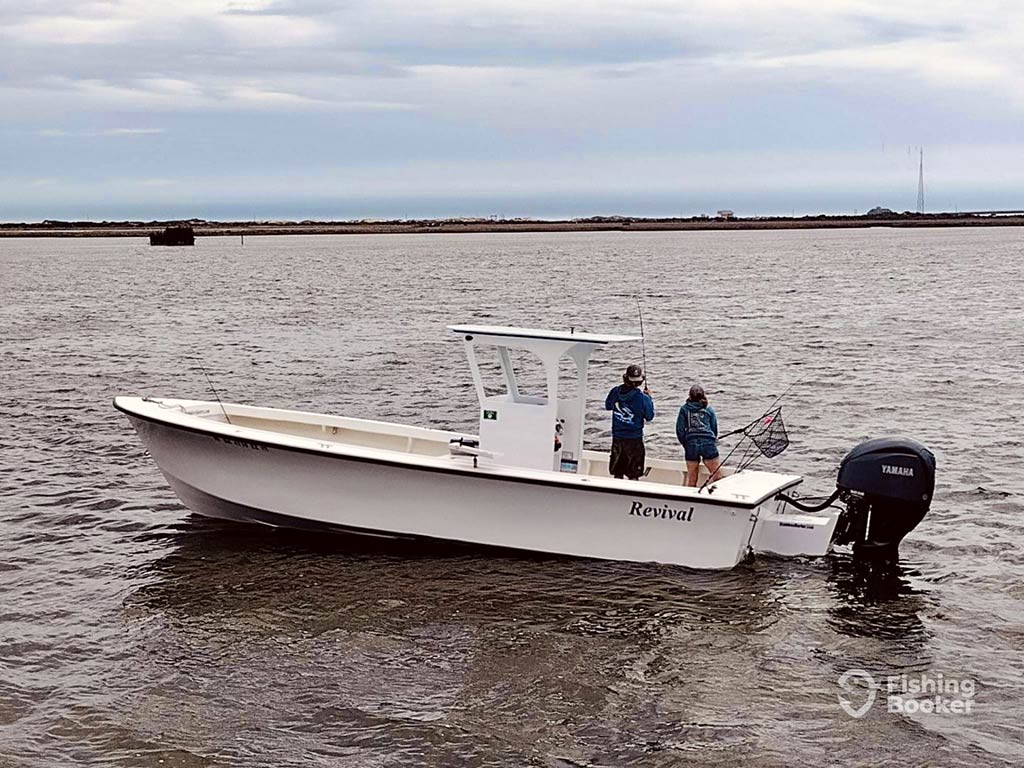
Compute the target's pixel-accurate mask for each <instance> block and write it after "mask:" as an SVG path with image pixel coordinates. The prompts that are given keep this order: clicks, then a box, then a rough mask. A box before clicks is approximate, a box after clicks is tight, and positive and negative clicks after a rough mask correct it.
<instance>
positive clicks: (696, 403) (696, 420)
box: [676, 384, 722, 488]
mask: <svg viewBox="0 0 1024 768" xmlns="http://www.w3.org/2000/svg"><path fill="white" fill-rule="evenodd" d="M676 437H677V438H679V442H680V443H682V445H683V450H684V451H685V453H686V485H688V486H690V487H691V488H695V487H696V486H697V471H698V470H699V469H700V462H701V459H703V460H704V466H705V467H707V468H708V472H710V473H711V480H712V481H715V480H718V479H719V478H720V477H721V476H722V475H721V474H720V473H719V471H718V470H719V468H720V467H721V466H722V462H721V461H719V459H718V417H717V416H716V415H715V409H714V408H712V407H711V406H710V405H708V398H707V395H705V394H704V387H702V386H701V385H700V384H694V385H693V386H692V387H690V396H689V397H688V398H686V402H685V403H683V406H682V407H681V408H680V409H679V416H677V417H676Z"/></svg>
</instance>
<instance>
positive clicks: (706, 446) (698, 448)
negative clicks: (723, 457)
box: [677, 439, 718, 461]
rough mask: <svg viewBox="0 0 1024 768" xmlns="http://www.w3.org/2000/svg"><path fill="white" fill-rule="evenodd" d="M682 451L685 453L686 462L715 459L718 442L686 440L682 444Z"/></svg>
mask: <svg viewBox="0 0 1024 768" xmlns="http://www.w3.org/2000/svg"><path fill="white" fill-rule="evenodd" d="M683 450H684V451H685V452H686V460H687V461H700V460H701V459H717V458H718V441H717V440H708V439H703V440H700V439H698V440H687V441H686V442H685V443H684V444H683ZM677 455H678V454H677Z"/></svg>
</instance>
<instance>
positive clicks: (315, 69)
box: [0, 0, 1024, 202]
mask: <svg viewBox="0 0 1024 768" xmlns="http://www.w3.org/2000/svg"><path fill="white" fill-rule="evenodd" d="M1021 39H1024V9H1018V8H1017V7H1015V6H1013V5H1011V4H1006V3H1001V2H998V0H972V2H970V3H968V2H966V0H947V2H943V3H934V2H933V0H927V1H926V0H884V1H883V0H830V2H821V0H774V1H772V2H768V1H767V0H714V1H712V0H588V2H586V3H568V2H564V0H563V1H562V2H559V0H438V2H434V3H429V4H424V3H414V2H403V1H401V0H375V1H372V0H178V1H177V2H175V3H154V2H152V0H103V1H101V0H93V1H84V2H76V1H75V0H51V1H50V2H47V3H30V2H28V1H27V0H25V1H24V2H5V1H4V0H0V72H2V73H3V75H2V77H0V103H2V104H3V105H4V110H3V114H2V115H0V131H3V132H4V133H5V135H6V136H7V137H8V138H10V137H16V138H15V139H11V140H10V141H8V143H7V144H6V145H3V146H0V167H7V168H9V169H13V170H14V171H15V172H18V173H21V174H22V175H23V176H24V177H26V178H49V177H51V176H52V171H51V169H50V168H49V167H48V163H49V164H53V165H57V164H59V167H61V168H69V167H74V168H76V169H79V171H80V173H81V175H82V177H83V178H85V177H90V178H95V177H96V175H97V172H99V171H102V172H104V173H106V172H108V169H109V172H111V173H117V174H121V175H123V176H124V177H125V178H129V177H132V176H133V175H134V176H137V177H139V178H155V177H162V176H163V175H164V174H166V169H165V167H164V166H162V165H160V164H159V162H160V158H156V157H155V155H156V154H158V153H154V152H147V151H145V148H147V147H151V146H156V145H157V143H158V144H159V146H160V148H161V152H160V153H159V154H161V155H162V154H163V153H164V152H167V153H174V154H173V156H174V157H175V163H174V166H173V167H174V168H175V169H176V171H177V172H179V173H181V175H182V177H183V178H184V177H186V176H188V175H189V174H193V173H194V172H195V168H193V167H190V165H189V164H190V163H193V164H195V166H197V167H201V168H211V169H214V170H215V171H219V170H222V169H223V168H228V169H230V168H232V167H238V164H240V163H245V162H247V161H248V158H249V157H252V156H258V157H259V158H260V167H261V169H262V172H263V173H264V174H266V177H267V178H268V179H275V180H281V179H288V178H291V176H289V174H292V173H295V174H297V176H298V177H299V178H305V177H307V176H308V175H310V174H312V175H315V173H316V172H318V171H319V170H320V169H321V168H324V167H330V168H337V169H344V170H345V172H346V173H350V172H352V169H353V168H354V167H362V166H364V165H365V166H366V167H368V168H369V167H376V168H387V169H390V170H387V171H386V172H382V174H383V175H381V176H379V177H377V178H366V179H362V178H358V179H354V180H352V181H351V184H353V185H356V186H355V187H354V188H364V189H368V190H372V189H378V187H379V185H381V184H384V183H385V181H386V178H387V177H388V175H389V174H390V177H391V179H392V181H391V183H393V184H399V181H396V179H400V178H405V179H407V181H408V186H409V188H410V189H416V190H419V191H420V193H421V194H427V191H428V189H429V187H430V184H435V185H441V186H444V185H445V184H446V183H447V181H448V180H449V179H451V180H452V183H453V184H454V185H455V187H457V188H458V189H464V190H467V192H466V194H470V191H469V190H471V189H473V188H474V187H473V183H469V182H467V183H466V184H465V185H463V186H459V185H462V184H463V182H462V181H460V180H464V179H470V178H476V176H475V169H477V168H486V169H488V173H491V174H494V176H493V185H492V186H488V187H487V188H488V189H489V190H490V193H494V194H496V193H497V192H496V191H497V190H498V189H499V188H500V187H501V186H502V184H507V185H509V189H516V190H519V191H520V192H521V193H522V194H526V191H525V190H527V189H528V188H529V187H530V184H533V185H535V186H536V187H538V188H540V187H543V186H545V185H547V186H550V184H551V181H550V177H551V176H553V175H561V176H564V175H565V174H570V175H572V174H574V173H576V169H582V170H580V173H581V174H582V177H586V176H587V174H588V173H592V176H593V185H594V186H595V187H596V186H600V185H601V184H607V185H608V188H609V189H610V190H613V191H614V190H615V189H616V188H619V187H622V186H624V183H625V182H626V181H627V180H628V181H629V183H630V184H634V185H635V189H636V190H640V189H642V188H643V187H644V186H645V185H648V186H649V187H651V188H652V189H654V188H656V189H664V190H669V189H670V186H671V185H670V183H669V182H670V181H671V174H684V178H686V179H690V178H693V179H705V178H708V179H712V180H713V179H714V178H715V175H714V174H708V175H706V176H705V175H701V174H702V173H703V171H701V168H703V166H702V164H701V162H700V160H699V157H700V156H701V155H706V156H709V157H714V158H722V157H725V156H735V157H744V158H746V161H747V165H746V166H736V167H733V166H731V165H729V164H728V162H726V160H721V161H720V167H721V168H727V169H728V173H731V174H737V177H738V178H740V179H742V183H740V186H743V185H747V186H750V187H753V186H756V185H757V184H761V183H762V182H763V183H764V184H767V185H770V184H777V185H779V188H780V189H781V188H783V187H784V186H785V185H787V184H790V183H791V182H790V181H788V180H789V179H791V178H793V175H794V174H795V173H796V171H795V170H793V169H792V168H790V167H788V166H786V165H785V164H781V165H773V164H772V162H771V159H772V158H773V157H784V158H786V162H788V163H792V164H794V165H795V166H796V167H797V168H806V167H807V166H808V165H809V164H812V163H818V162H823V163H824V162H829V163H834V166H833V167H832V168H831V169H825V170H824V171H823V172H822V178H825V179H827V178H828V177H829V173H828V171H829V170H834V171H835V173H834V175H833V177H834V178H835V179H836V182H835V183H836V184H844V183H847V184H849V185H853V186H855V185H857V184H862V183H866V182H865V181H864V179H863V178H862V177H861V176H859V175H858V173H857V168H856V167H853V168H848V169H847V168H846V166H845V164H844V162H845V161H844V160H843V158H847V157H851V156H856V157H874V158H875V159H876V160H878V158H877V157H876V155H878V156H881V160H879V162H880V163H881V165H877V164H873V162H874V161H872V162H867V161H861V160H859V161H857V162H856V163H854V165H855V166H857V165H860V166H861V167H863V168H866V169H869V171H868V175H869V176H873V177H874V178H878V179H889V178H895V177H894V176H891V174H890V173H889V171H888V170H886V169H887V168H889V166H888V165H886V163H890V162H891V161H892V160H893V152H892V150H891V149H890V151H889V152H888V153H886V152H884V151H882V150H881V149H880V148H881V147H885V146H888V147H890V148H891V147H893V146H896V145H900V146H905V145H907V144H914V145H918V144H924V145H926V147H929V148H931V147H938V146H954V145H958V146H959V145H962V146H965V147H974V148H975V149H974V150H972V151H973V152H974V154H973V155H972V157H975V158H976V159H978V158H981V157H987V156H988V155H987V154H986V152H992V153H995V152H1004V153H1005V152H1007V151H1009V152H1011V154H1012V152H1014V151H1015V152H1016V153H1017V154H1018V155H1019V154H1021V151H1022V150H1024V146H1020V145H1021V144H1022V143H1024V141H1022V140H1021V139H1020V136H1019V125H1020V121H1021V118H1022V114H1021V113H1022V111H1024V86H1021V83H1022V82H1024V49H1022V48H1021V46H1020V44H1019V40H1021ZM153 125H158V126H160V128H153V127H152V126H153ZM157 131H161V132H162V133H163V136H162V137H161V138H160V139H159V142H156V141H154V142H153V143H152V144H147V143H146V142H145V141H144V139H145V138H146V136H147V135H149V136H150V137H151V138H153V137H155V136H156V134H157ZM17 137H21V138H17ZM74 137H77V138H83V137H90V138H97V139H98V138H107V137H109V138H110V139H114V138H120V139H123V140H124V141H121V142H114V141H94V142H92V144H91V145H90V155H89V156H88V157H81V156H78V155H75V154H74V153H73V152H72V150H73V149H74V148H75V142H73V141H57V139H61V138H74ZM131 137H137V138H139V139H140V141H138V142H132V141H130V140H129V139H130V138H131ZM33 142H35V143H33ZM115 146H116V147H117V148H118V149H119V150H121V151H114V150H113V147H115ZM1014 146H1017V147H1018V149H1017V150H1008V149H1007V148H1008V147H1014ZM62 147H63V148H65V150H66V153H65V154H63V155H60V157H59V158H58V157H57V155H58V154H59V153H60V151H61V148H62ZM105 147H109V148H110V149H109V151H106V152H105V151H104V148H105ZM819 153H820V154H819ZM965 156H966V155H965ZM679 158H687V163H686V164H684V165H680V164H679V162H678V160H679ZM801 158H803V159H801ZM617 159H623V161H624V162H622V163H620V164H618V165H616V164H615V162H613V161H616V160H617ZM428 161H429V162H428ZM499 161H500V162H499ZM90 163H92V164H93V165H92V166H90V165H89V164H90ZM430 163H437V166H438V167H439V168H444V169H447V171H437V172H436V173H435V172H434V171H432V170H430V169H431V168H432V167H433V166H431V165H430ZM721 163H724V165H721ZM147 164H152V167H148V166H147ZM981 164H982V165H983V166H984V165H985V163H984V162H982V163H981ZM989 165H991V164H989ZM996 165H998V164H996ZM1004 165H1006V164H1004ZM1008 165H1009V166H1010V169H1009V170H1005V169H1004V171H1003V175H1002V176H1000V177H999V178H1000V179H1007V178H1009V179H1010V180H1011V181H1014V180H1016V181H1019V182H1020V183H1021V184H1024V171H1019V170H1018V169H1016V168H1015V167H1014V166H1012V164H1008ZM611 167H614V168H615V171H614V172H611V173H608V174H605V171H604V170H603V169H607V168H611ZM744 167H745V168H746V169H747V170H744ZM986 167H988V166H986ZM519 168H522V169H530V170H529V172H528V173H527V172H525V171H524V172H523V173H522V174H520V173H519V171H517V169H519ZM544 168H552V169H555V168H556V169H558V170H557V171H552V170H549V171H545V170H544ZM587 168H589V169H590V170H589V171H588V170H587ZM659 168H666V169H672V170H671V173H670V174H669V175H668V176H665V175H664V174H662V172H661V171H659ZM840 168H842V169H844V170H843V173H839V170H838V169H840ZM417 169H419V170H417ZM890 170H891V169H890ZM698 171H700V173H698ZM905 172H906V169H900V170H899V171H898V172H894V173H895V175H896V176H900V177H901V178H902V176H901V174H903V173H905ZM339 173H340V171H339ZM617 174H622V178H621V179H619V178H617ZM686 174H690V175H686ZM371 175H372V174H371ZM346 178H348V177H346ZM949 178H950V179H951V182H952V180H954V178H955V177H954V176H953V175H951V176H949ZM530 179H533V180H532V181H531V180H530ZM620 182H622V183H620ZM125 183H127V182H125ZM275 183H276V182H275ZM792 183H794V184H798V183H800V182H799V180H798V181H796V182H792ZM971 183H973V182H971ZM1015 183H1016V182H1015ZM587 188H588V184H587V183H586V182H581V183H580V184H579V185H578V187H576V188H574V189H578V190H586V189H587ZM851 188H852V186H851ZM140 189H143V188H140ZM144 189H149V190H150V191H153V190H157V191H160V192H164V191H166V192H167V193H168V194H172V193H177V189H170V188H164V187H159V186H152V185H150V186H149V187H146V188H144ZM378 191H379V193H380V194H385V191H384V189H383V187H380V188H379V189H378ZM666 193H667V192H666ZM140 194H141V193H140ZM325 194H326V192H325ZM577 194H582V192H577ZM0 202H3V201H2V200H0Z"/></svg>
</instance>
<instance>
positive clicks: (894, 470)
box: [882, 464, 914, 477]
mask: <svg viewBox="0 0 1024 768" xmlns="http://www.w3.org/2000/svg"><path fill="white" fill-rule="evenodd" d="M882 474H883V475H902V476H903V477H913V476H914V468H913V467H895V466H893V465H892V464H883V465H882Z"/></svg>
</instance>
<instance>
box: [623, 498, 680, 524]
mask: <svg viewBox="0 0 1024 768" xmlns="http://www.w3.org/2000/svg"><path fill="white" fill-rule="evenodd" d="M629 514H631V515H636V516H637V517H660V518H661V519H662V520H678V521H680V522H682V523H688V522H690V521H691V520H693V507H690V508H689V509H673V508H672V507H669V506H662V507H645V506H644V503H643V502H642V501H634V502H633V503H632V505H631V506H630V508H629Z"/></svg>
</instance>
